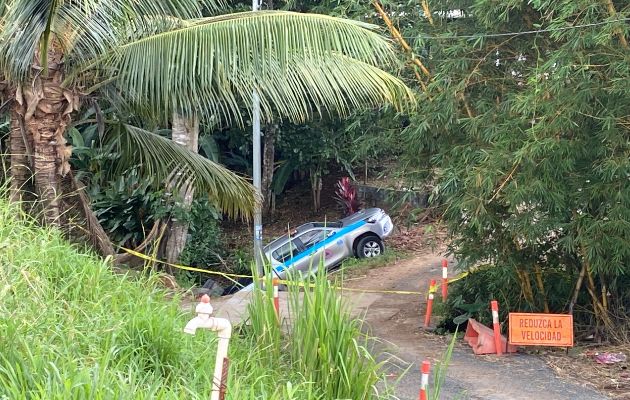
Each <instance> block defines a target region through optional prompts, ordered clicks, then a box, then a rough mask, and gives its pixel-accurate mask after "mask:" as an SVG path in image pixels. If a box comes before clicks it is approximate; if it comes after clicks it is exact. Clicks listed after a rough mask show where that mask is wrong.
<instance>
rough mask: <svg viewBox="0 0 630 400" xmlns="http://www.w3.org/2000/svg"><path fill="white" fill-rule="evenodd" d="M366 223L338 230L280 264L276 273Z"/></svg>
mask: <svg viewBox="0 0 630 400" xmlns="http://www.w3.org/2000/svg"><path fill="white" fill-rule="evenodd" d="M365 224H366V222H365V221H358V222H355V223H354V224H352V225H348V226H346V227H345V228H343V229H340V230H338V231H337V232H335V233H334V234H332V235H330V236H329V237H327V238H326V239H325V240H322V241H321V242H319V243H317V244H316V245H315V246H313V247H311V248H309V249H307V250H305V251H303V252H301V253H298V254H296V255H295V256H294V257H293V258H291V259H290V260H289V261H287V262H285V263H282V264H280V265H279V266H277V267H276V268H275V271H276V272H277V273H280V272H282V271H284V270H286V269H288V268H290V267H291V266H292V265H293V264H294V263H296V262H298V261H300V260H301V259H303V258H305V257H309V256H311V255H312V254H314V253H315V252H316V251H317V250H319V249H321V248H322V247H324V246H326V245H328V244H330V243H332V242H334V241H336V240H338V239H340V238H341V237H342V236H344V235H347V234H348V233H350V232H352V231H354V230H356V229H359V228H360V227H362V226H363V225H365Z"/></svg>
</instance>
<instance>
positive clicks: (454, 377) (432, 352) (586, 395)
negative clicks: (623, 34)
mask: <svg viewBox="0 0 630 400" xmlns="http://www.w3.org/2000/svg"><path fill="white" fill-rule="evenodd" d="M441 260H442V257H441V256H440V254H438V253H437V252H436V251H432V250H431V249H425V250H419V251H418V252H417V253H416V255H415V256H414V257H413V258H410V259H407V260H405V261H403V262H398V263H396V264H394V265H389V266H384V267H380V268H374V269H371V270H368V271H363V276H362V277H359V278H354V279H352V280H350V281H349V282H347V284H346V286H347V287H352V288H369V289H379V290H406V291H418V290H420V291H423V292H424V291H426V288H427V287H428V282H429V280H430V279H431V278H437V277H439V276H440V273H441ZM451 261H452V260H451ZM376 296H377V298H375V299H374V301H370V305H369V307H368V308H367V309H366V310H362V311H363V312H364V315H365V318H366V322H367V325H368V327H369V330H370V333H371V334H372V335H373V336H375V337H377V338H378V343H377V345H376V346H377V349H376V353H377V354H378V353H382V354H383V356H381V357H382V360H383V361H384V362H385V363H386V368H387V371H388V382H387V384H388V385H394V386H395V388H396V395H397V397H398V398H399V399H417V398H418V390H419V387H420V372H419V370H420V365H421V363H422V361H423V360H429V361H431V365H432V368H434V373H435V366H436V365H437V363H438V361H439V360H441V359H442V357H443V354H444V352H445V351H446V349H447V347H448V343H449V341H450V340H451V338H452V336H439V335H436V334H434V333H431V332H428V331H425V330H424V329H423V328H422V327H421V324H422V322H421V321H423V319H424V313H425V302H426V301H425V299H424V296H410V295H397V294H382V295H376ZM555 357H560V358H561V359H562V360H564V364H565V365H564V367H561V368H560V370H561V371H564V373H561V374H557V373H556V372H558V370H557V368H551V367H550V366H549V365H548V363H547V362H549V361H550V359H549V358H541V357H538V356H535V355H532V354H526V353H521V352H519V353H517V354H511V355H507V356H500V357H499V356H495V355H489V356H476V355H473V352H472V350H471V348H470V347H468V345H466V344H465V342H463V341H462V340H460V339H458V340H457V342H456V345H455V348H454V351H453V356H452V359H451V361H450V364H449V366H448V369H447V372H446V379H445V382H444V384H443V386H442V388H441V393H440V396H439V398H440V399H456V398H457V399H497V400H504V399H505V400H508V399H510V400H514V399H532V398H533V399H539V398H540V399H557V400H564V399H566V400H569V399H571V400H581V399H584V400H586V399H589V400H599V399H608V398H628V397H617V396H618V395H623V396H625V395H626V394H627V392H626V393H621V394H620V393H616V394H614V397H612V396H611V397H608V396H607V395H606V394H604V393H602V392H599V391H598V390H597V389H609V387H608V388H607V387H603V386H605V385H603V384H602V383H603V382H602V380H601V379H600V378H599V377H593V376H592V375H591V374H590V373H589V374H585V373H584V372H585V371H586V370H589V371H592V370H593V369H594V368H596V367H595V366H594V365H593V364H592V363H588V362H586V363H584V364H581V368H583V369H582V370H581V371H575V369H574V368H568V369H566V367H567V364H569V365H571V364H573V357H571V356H559V355H558V354H557V353H556V355H555ZM546 361H547V362H546ZM554 365H555V366H558V365H560V363H559V362H558V360H557V359H556V360H555V364H554ZM617 368H620V367H617ZM567 371H568V372H569V373H567ZM570 373H575V374H576V376H569V374H570ZM580 377H587V380H584V379H581V378H580ZM620 379H623V376H620ZM431 382H433V378H431ZM611 395H613V393H611Z"/></svg>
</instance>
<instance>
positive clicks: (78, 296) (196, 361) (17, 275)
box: [0, 196, 379, 400]
mask: <svg viewBox="0 0 630 400" xmlns="http://www.w3.org/2000/svg"><path fill="white" fill-rule="evenodd" d="M155 281H156V279H155V278H151V277H147V278H133V279H131V278H129V277H125V276H118V275H114V274H112V272H111V270H110V269H109V267H108V265H107V263H106V262H104V261H103V260H102V259H100V258H98V257H96V256H94V255H91V254H89V253H86V252H82V251H80V250H79V249H77V248H76V247H74V246H71V245H69V244H68V243H66V242H65V241H64V240H63V238H62V237H61V235H60V234H59V233H58V232H57V231H55V230H52V229H43V228H40V227H38V226H36V224H34V223H33V222H32V221H31V220H30V219H28V218H27V217H25V216H24V215H23V214H22V213H21V212H20V211H19V210H18V208H16V207H12V206H9V205H8V204H7V203H6V202H5V201H4V200H3V199H2V197H1V196H0V399H1V400H4V399H26V398H28V399H42V400H43V399H47V400H52V399H64V400H65V399H77V400H78V399H180V398H186V399H206V398H208V396H209V391H210V379H211V375H212V368H213V365H214V349H215V342H214V340H215V339H214V334H212V333H209V332H199V333H197V335H196V336H194V337H193V336H189V335H185V334H183V333H182V328H183V326H184V324H185V323H186V321H187V320H188V318H190V315H182V313H181V312H180V311H179V307H178V305H179V300H178V299H173V300H166V299H165V296H164V293H163V292H162V291H160V290H159V289H158V288H157V286H156V284H155ZM320 282H321V284H319V285H318V288H317V290H316V291H314V292H313V294H312V295H309V296H308V298H309V299H311V300H309V301H307V302H306V303H305V304H304V306H299V305H297V303H296V306H295V310H294V311H295V313H294V314H293V315H294V324H295V325H296V326H297V327H298V328H297V329H299V334H300V337H296V335H292V336H293V337H292V338H290V337H285V338H283V337H282V335H280V334H279V332H278V331H277V322H276V320H275V317H274V316H273V311H270V310H273V309H272V308H270V307H271V303H270V302H265V301H262V300H260V299H262V298H259V300H260V301H259V302H254V303H255V304H254V306H253V307H254V309H253V312H254V315H257V316H259V318H258V319H254V321H253V324H252V326H251V327H250V328H248V329H247V330H246V331H244V332H241V333H240V334H239V333H238V332H237V334H236V335H235V336H234V337H233V340H232V342H231V347H230V358H231V361H232V364H231V368H230V380H229V385H228V396H227V398H228V399H238V400H248V399H265V400H275V399H278V400H279V399H283V400H285V399H286V400H291V399H309V400H311V399H327V400H328V399H334V398H352V399H356V400H359V399H371V398H376V397H377V396H375V391H374V384H375V383H376V381H377V380H378V379H379V372H378V370H379V367H378V365H377V364H376V363H375V362H374V360H373V359H372V357H371V356H369V354H368V353H367V351H366V350H365V347H363V345H360V343H361V342H364V341H365V340H366V339H365V338H361V333H360V330H359V329H360V326H359V325H358V324H357V322H356V321H352V320H350V319H348V318H347V315H345V314H344V313H343V308H342V306H341V304H340V303H339V302H338V301H337V300H335V298H336V297H337V296H335V294H334V293H333V292H332V291H331V289H329V288H327V282H326V280H325V279H321V280H320ZM324 286H326V287H324ZM298 296H299V294H298V293H297V292H296V293H294V295H293V297H294V298H295V299H297V297H298ZM318 299H319V300H318ZM256 303H258V304H256ZM273 332H275V333H274V334H272V335H271V336H269V334H270V333H273ZM341 333H343V334H341ZM272 348H273V349H274V350H273V351H270V350H271V349H272ZM333 377H334V379H331V378H333Z"/></svg>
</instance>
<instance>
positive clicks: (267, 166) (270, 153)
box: [261, 125, 278, 215]
mask: <svg viewBox="0 0 630 400" xmlns="http://www.w3.org/2000/svg"><path fill="white" fill-rule="evenodd" d="M277 128H278V127H277V126H276V125H271V126H270V127H269V128H268V129H267V130H266V132H265V136H264V143H263V144H264V146H265V149H264V152H263V171H262V182H261V185H262V195H263V213H264V214H266V215H269V213H270V212H271V211H272V196H273V194H272V191H271V183H272V182H273V168H274V161H275V150H276V148H275V138H276V129H277Z"/></svg>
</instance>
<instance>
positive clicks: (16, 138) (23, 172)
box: [9, 107, 33, 202]
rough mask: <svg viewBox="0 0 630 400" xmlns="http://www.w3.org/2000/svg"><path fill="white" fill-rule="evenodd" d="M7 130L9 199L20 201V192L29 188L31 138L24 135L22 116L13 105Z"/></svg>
mask: <svg viewBox="0 0 630 400" xmlns="http://www.w3.org/2000/svg"><path fill="white" fill-rule="evenodd" d="M10 118H11V122H10V131H9V152H10V163H11V168H10V173H11V186H10V192H9V200H10V201H12V202H15V201H20V200H21V199H22V193H23V192H25V191H27V190H29V188H28V186H27V182H28V180H29V178H30V176H31V168H32V163H31V162H32V156H33V150H32V149H33V140H32V137H28V136H27V135H26V130H25V127H24V123H23V121H22V117H21V116H20V114H19V113H18V112H17V110H16V109H15V107H14V108H13V109H12V110H11V116H10Z"/></svg>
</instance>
